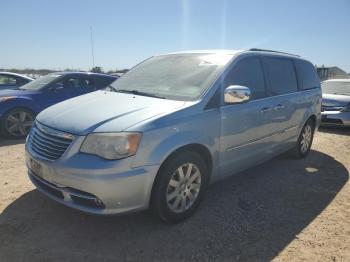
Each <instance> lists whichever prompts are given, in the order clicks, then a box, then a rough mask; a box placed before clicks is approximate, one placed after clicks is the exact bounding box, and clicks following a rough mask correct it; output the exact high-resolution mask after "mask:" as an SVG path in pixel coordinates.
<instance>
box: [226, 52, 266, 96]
mask: <svg viewBox="0 0 350 262" xmlns="http://www.w3.org/2000/svg"><path fill="white" fill-rule="evenodd" d="M230 85H241V86H245V87H248V88H249V89H250V91H251V100H256V99H259V98H264V97H265V96H266V93H265V83H264V74H263V71H262V68H261V63H260V60H259V58H257V57H250V58H245V59H243V60H241V61H239V62H238V63H237V64H236V65H235V66H234V67H233V68H232V70H231V72H229V73H228V75H227V76H226V77H225V80H224V86H225V87H228V86H230Z"/></svg>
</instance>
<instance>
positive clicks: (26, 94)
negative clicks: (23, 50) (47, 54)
mask: <svg viewBox="0 0 350 262" xmlns="http://www.w3.org/2000/svg"><path fill="white" fill-rule="evenodd" d="M10 76H11V77H13V78H14V79H15V77H17V78H16V79H22V78H20V77H18V76H17V75H16V74H13V75H9V77H10ZM1 77H6V75H5V74H4V75H0V79H1ZM117 78H118V77H116V76H110V75H105V74H95V73H86V72H58V73H52V74H48V75H46V76H43V77H40V78H38V79H36V80H33V81H29V80H28V81H27V83H26V84H24V85H21V86H19V85H18V86H17V85H12V86H8V87H12V89H7V90H0V119H1V122H0V124H1V131H2V134H3V135H5V136H7V137H12V138H23V137H26V136H27V135H28V133H29V130H30V128H31V126H32V124H33V121H34V119H35V116H36V115H37V114H38V113H39V112H41V111H42V110H44V109H45V108H47V107H49V106H52V105H54V104H56V103H59V102H62V101H64V100H67V99H69V98H73V97H76V96H80V95H83V94H87V93H90V92H93V91H96V90H100V89H103V88H105V87H106V86H108V85H109V84H111V83H112V82H113V81H115V80H116V79H117ZM21 81H22V82H21ZM0 83H1V82H0ZM13 83H15V82H13ZM16 83H18V84H19V83H24V80H18V81H17V82H16Z"/></svg>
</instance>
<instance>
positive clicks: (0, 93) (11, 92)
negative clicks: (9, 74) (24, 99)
mask: <svg viewBox="0 0 350 262" xmlns="http://www.w3.org/2000/svg"><path fill="white" fill-rule="evenodd" d="M36 93H38V91H36V90H24V89H6V90H0V97H4V96H27V95H31V94H36Z"/></svg>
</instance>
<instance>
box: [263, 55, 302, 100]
mask: <svg viewBox="0 0 350 262" xmlns="http://www.w3.org/2000/svg"><path fill="white" fill-rule="evenodd" d="M263 61H264V67H265V70H266V73H267V76H268V79H269V81H268V83H269V85H268V93H269V95H270V96H276V95H283V94H288V93H293V92H297V91H298V84H297V78H296V75H295V70H294V64H293V61H292V60H289V59H284V58H270V57H265V58H264V59H263Z"/></svg>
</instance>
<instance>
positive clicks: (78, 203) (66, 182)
mask: <svg viewBox="0 0 350 262" xmlns="http://www.w3.org/2000/svg"><path fill="white" fill-rule="evenodd" d="M33 162H34V163H35V165H36V167H37V166H40V169H39V171H40V172H39V171H38V168H36V171H34V170H33ZM131 163H132V160H131V158H126V159H121V160H117V161H107V160H104V159H101V158H98V157H96V156H92V155H86V154H75V155H74V156H72V157H70V158H68V159H67V158H65V155H63V156H62V159H59V160H57V161H47V160H43V159H40V158H39V157H38V156H36V155H35V153H34V152H29V150H28V148H26V165H27V168H28V175H29V178H30V179H31V181H32V182H33V184H34V185H35V186H36V187H37V188H38V189H39V191H41V192H42V193H44V194H45V195H47V196H48V197H50V198H51V199H54V200H55V201H57V202H60V203H62V204H64V205H66V206H69V207H71V208H74V209H78V210H80V211H83V212H87V213H92V214H101V215H104V214H105V215H108V214H119V213H125V212H131V211H136V210H142V209H146V208H148V205H149V200H150V196H151V191H152V185H153V181H154V178H155V176H156V173H157V171H158V168H159V166H155V165H152V166H144V167H137V168H131V166H132V165H131Z"/></svg>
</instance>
